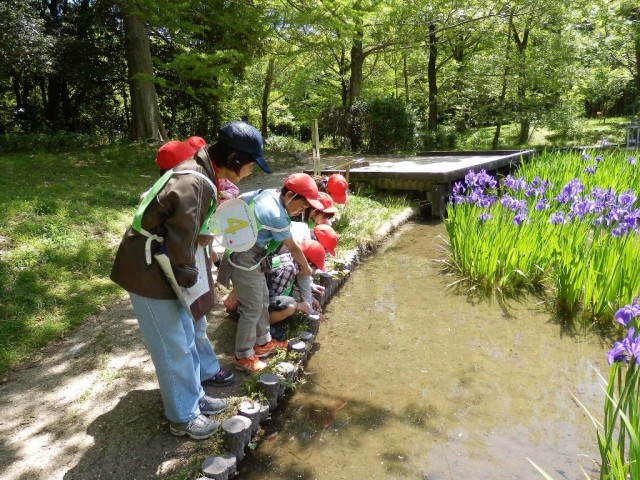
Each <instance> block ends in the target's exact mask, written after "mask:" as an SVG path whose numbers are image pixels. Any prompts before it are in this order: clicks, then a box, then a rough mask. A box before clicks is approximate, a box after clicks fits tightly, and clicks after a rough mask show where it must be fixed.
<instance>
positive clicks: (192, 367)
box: [129, 292, 220, 422]
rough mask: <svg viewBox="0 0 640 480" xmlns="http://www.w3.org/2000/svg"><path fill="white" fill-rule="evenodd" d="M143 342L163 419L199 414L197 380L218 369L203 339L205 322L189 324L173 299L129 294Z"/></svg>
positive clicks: (182, 419) (200, 391)
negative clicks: (151, 366) (160, 398)
mask: <svg viewBox="0 0 640 480" xmlns="http://www.w3.org/2000/svg"><path fill="white" fill-rule="evenodd" d="M129 298H131V304H132V305H133V310H134V311H135V314H136V317H137V318H138V325H139V326H140V331H141V332H142V337H143V338H144V342H145V344H146V346H147V349H148V350H149V353H150V354H151V360H152V361H153V365H154V366H155V369H156V376H157V377H158V384H159V385H160V395H161V396H162V403H163V404H164V413H165V416H166V417H167V418H168V419H169V420H170V421H172V422H188V421H189V420H192V419H193V418H195V417H197V416H198V415H199V414H200V408H199V407H198V400H199V399H200V398H201V397H202V396H203V395H204V390H203V389H202V386H201V385H200V381H201V380H204V379H205V378H209V377H211V376H213V375H214V374H215V373H217V372H218V370H220V366H219V364H218V358H217V356H216V354H215V352H214V350H213V347H212V346H211V343H210V342H209V339H208V338H207V319H206V317H203V318H201V319H200V320H198V321H197V322H195V323H194V322H193V320H191V317H190V316H189V315H188V314H187V312H186V311H184V309H183V308H182V307H181V306H180V303H179V302H178V301H177V300H160V299H156V298H148V297H142V296H140V295H136V294H135V293H131V292H129Z"/></svg>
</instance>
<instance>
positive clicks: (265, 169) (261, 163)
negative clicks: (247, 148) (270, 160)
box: [254, 157, 271, 173]
mask: <svg viewBox="0 0 640 480" xmlns="http://www.w3.org/2000/svg"><path fill="white" fill-rule="evenodd" d="M254 160H255V161H256V163H257V164H258V166H259V167H260V168H261V169H262V171H263V172H264V173H271V168H269V165H267V161H266V160H265V159H264V157H254Z"/></svg>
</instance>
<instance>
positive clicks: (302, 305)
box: [296, 302, 311, 313]
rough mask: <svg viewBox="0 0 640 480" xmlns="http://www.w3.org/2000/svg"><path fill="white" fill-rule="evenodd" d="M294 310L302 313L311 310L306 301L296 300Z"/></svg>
mask: <svg viewBox="0 0 640 480" xmlns="http://www.w3.org/2000/svg"><path fill="white" fill-rule="evenodd" d="M296 310H297V311H299V312H302V313H309V311H310V310H311V305H309V304H308V303H307V302H297V303H296Z"/></svg>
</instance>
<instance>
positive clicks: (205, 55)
mask: <svg viewBox="0 0 640 480" xmlns="http://www.w3.org/2000/svg"><path fill="white" fill-rule="evenodd" d="M639 96H640V6H638V4H637V2H635V1H633V0H607V1H605V0H592V1H588V0H579V1H577V2H571V3H570V4H569V3H568V2H564V3H563V2H556V1H554V0H514V1H511V2H501V1H492V0H471V1H465V2H461V1H458V0H454V1H447V2H445V1H443V0H429V1H426V0H411V1H407V0H404V1H396V0H391V1H381V0H305V1H300V0H254V1H229V0H38V1H35V0H5V1H4V2H2V3H0V133H7V134H13V133H33V132H36V133H56V132H76V133H86V134H91V135H95V136H99V137H103V138H108V139H113V138H116V137H118V136H128V137H129V138H131V139H140V140H149V139H155V140H159V141H164V140H166V139H168V138H179V137H186V136H189V135H201V136H203V137H205V138H212V137H213V135H214V132H215V130H216V128H217V127H218V126H219V125H220V124H222V123H224V122H227V121H230V120H236V119H239V118H246V119H247V120H249V121H250V122H252V123H254V124H256V125H257V126H260V127H261V128H262V131H263V133H264V134H265V135H271V134H279V135H297V136H301V137H305V135H308V131H309V130H308V125H309V122H310V120H311V119H312V118H324V119H333V120H331V121H326V122H323V123H322V124H321V126H323V128H324V130H323V131H324V132H325V133H332V134H336V132H337V131H338V130H339V129H342V132H343V134H344V132H347V135H350V140H351V145H352V146H353V147H355V148H358V147H359V146H360V145H361V143H360V142H361V139H360V138H359V137H358V128H359V126H358V125H359V123H358V122H365V123H366V121H367V120H366V118H365V117H366V115H365V113H366V111H368V112H374V111H375V112H376V115H380V114H381V110H380V109H381V108H388V110H383V112H387V114H388V115H400V116H401V117H402V118H403V120H401V123H402V122H404V123H403V124H405V123H406V122H407V121H409V120H407V119H406V118H405V117H406V115H405V113H407V114H408V115H409V116H410V117H411V119H410V122H409V123H410V124H411V126H410V130H407V132H408V131H411V132H413V129H414V127H415V128H417V129H418V130H420V131H424V130H428V131H434V132H435V131H438V129H440V128H442V126H443V125H446V126H448V127H450V128H455V129H456V130H457V131H464V130H465V129H467V128H469V127H472V126H481V125H484V126H489V125H491V126H495V127H496V138H495V139H494V140H496V141H495V143H494V145H497V138H498V137H499V135H500V127H501V125H503V124H505V123H510V122H517V123H519V125H520V135H519V137H520V141H522V142H524V141H526V140H527V138H528V136H529V134H530V131H531V128H532V126H534V125H547V126H549V127H551V128H554V129H559V130H565V131H566V130H569V129H571V127H572V122H575V120H576V119H577V118H579V117H580V116H594V115H596V114H598V113H600V114H604V115H609V114H614V113H616V114H620V115H632V114H634V113H638V112H639V111H640V103H639V102H640V101H639V100H638V98H639ZM371 102H374V103H371ZM376 102H377V103H376ZM363 105H364V106H363ZM399 105H400V106H401V108H400V107H399ZM400 110H402V111H403V112H405V113H402V112H400ZM363 115H364V116H363ZM407 128H409V124H407ZM349 132H350V133H349Z"/></svg>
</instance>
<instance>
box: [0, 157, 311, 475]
mask: <svg viewBox="0 0 640 480" xmlns="http://www.w3.org/2000/svg"><path fill="white" fill-rule="evenodd" d="M300 170H301V167H293V168H288V169H286V170H282V171H279V172H276V173H274V174H272V175H269V176H265V175H256V176H254V177H253V178H251V177H250V178H249V179H247V181H246V182H243V184H241V189H242V191H249V190H253V189H256V188H271V187H274V188H275V187H277V188H279V187H280V186H281V185H282V184H283V182H284V179H285V178H286V176H287V175H288V174H289V173H291V172H294V171H300ZM235 325H236V324H235V323H234V322H233V321H231V320H229V319H228V318H227V316H226V314H224V312H223V311H222V309H221V308H220V307H218V308H217V309H216V310H214V311H213V312H212V313H211V314H210V315H209V329H208V331H209V338H210V339H211V341H212V343H213V345H214V348H215V350H216V352H217V353H218V356H219V359H220V363H221V364H222V366H223V368H225V369H231V362H232V359H233V338H234V335H235ZM240 376H241V375H240V374H238V377H240ZM239 380H241V379H240V378H239ZM240 383H241V382H238V383H237V384H236V386H235V387H229V388H226V389H215V388H210V389H208V393H209V394H211V395H213V396H225V397H232V396H235V395H238V394H239V391H240V386H239V384H240ZM0 411H1V412H2V417H1V418H0V477H1V478H2V479H3V480H18V479H20V480H27V479H28V480H39V479H42V480H44V479H47V480H49V479H102V478H104V479H113V480H115V479H147V478H157V477H159V476H163V475H164V474H166V473H167V472H170V471H172V470H175V468H176V466H177V465H179V464H180V463H181V462H184V461H185V459H188V458H189V455H190V454H191V453H193V452H196V451H197V450H198V448H201V444H198V442H194V441H191V440H185V439H184V437H175V436H173V435H171V434H170V433H169V428H168V425H167V421H166V419H165V418H164V416H163V414H162V402H161V400H160V393H159V390H158V386H157V382H156V377H155V374H154V369H153V364H152V363H151V359H150V358H149V356H148V354H147V351H146V349H145V347H144V345H143V343H142V338H141V336H140V334H139V332H138V326H137V321H136V320H135V316H134V314H133V310H132V308H131V305H130V303H129V300H128V298H127V297H126V295H123V297H122V298H121V299H120V300H118V301H117V302H116V303H115V304H114V305H113V306H111V307H110V308H105V309H104V310H103V311H102V312H100V313H99V314H97V315H94V316H92V317H90V318H89V319H88V320H87V322H86V323H85V324H84V325H82V326H81V327H80V328H78V329H76V330H74V331H73V332H71V333H69V334H68V336H67V337H66V338H64V339H61V340H59V341H58V342H55V343H52V344H50V345H49V346H47V347H46V348H44V349H43V350H42V351H40V352H38V354H36V355H35V356H34V358H32V359H31V360H30V361H28V362H26V363H24V364H22V365H19V366H18V367H17V368H16V369H14V370H13V371H12V372H11V374H10V379H9V381H8V382H7V383H5V384H3V385H0Z"/></svg>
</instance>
